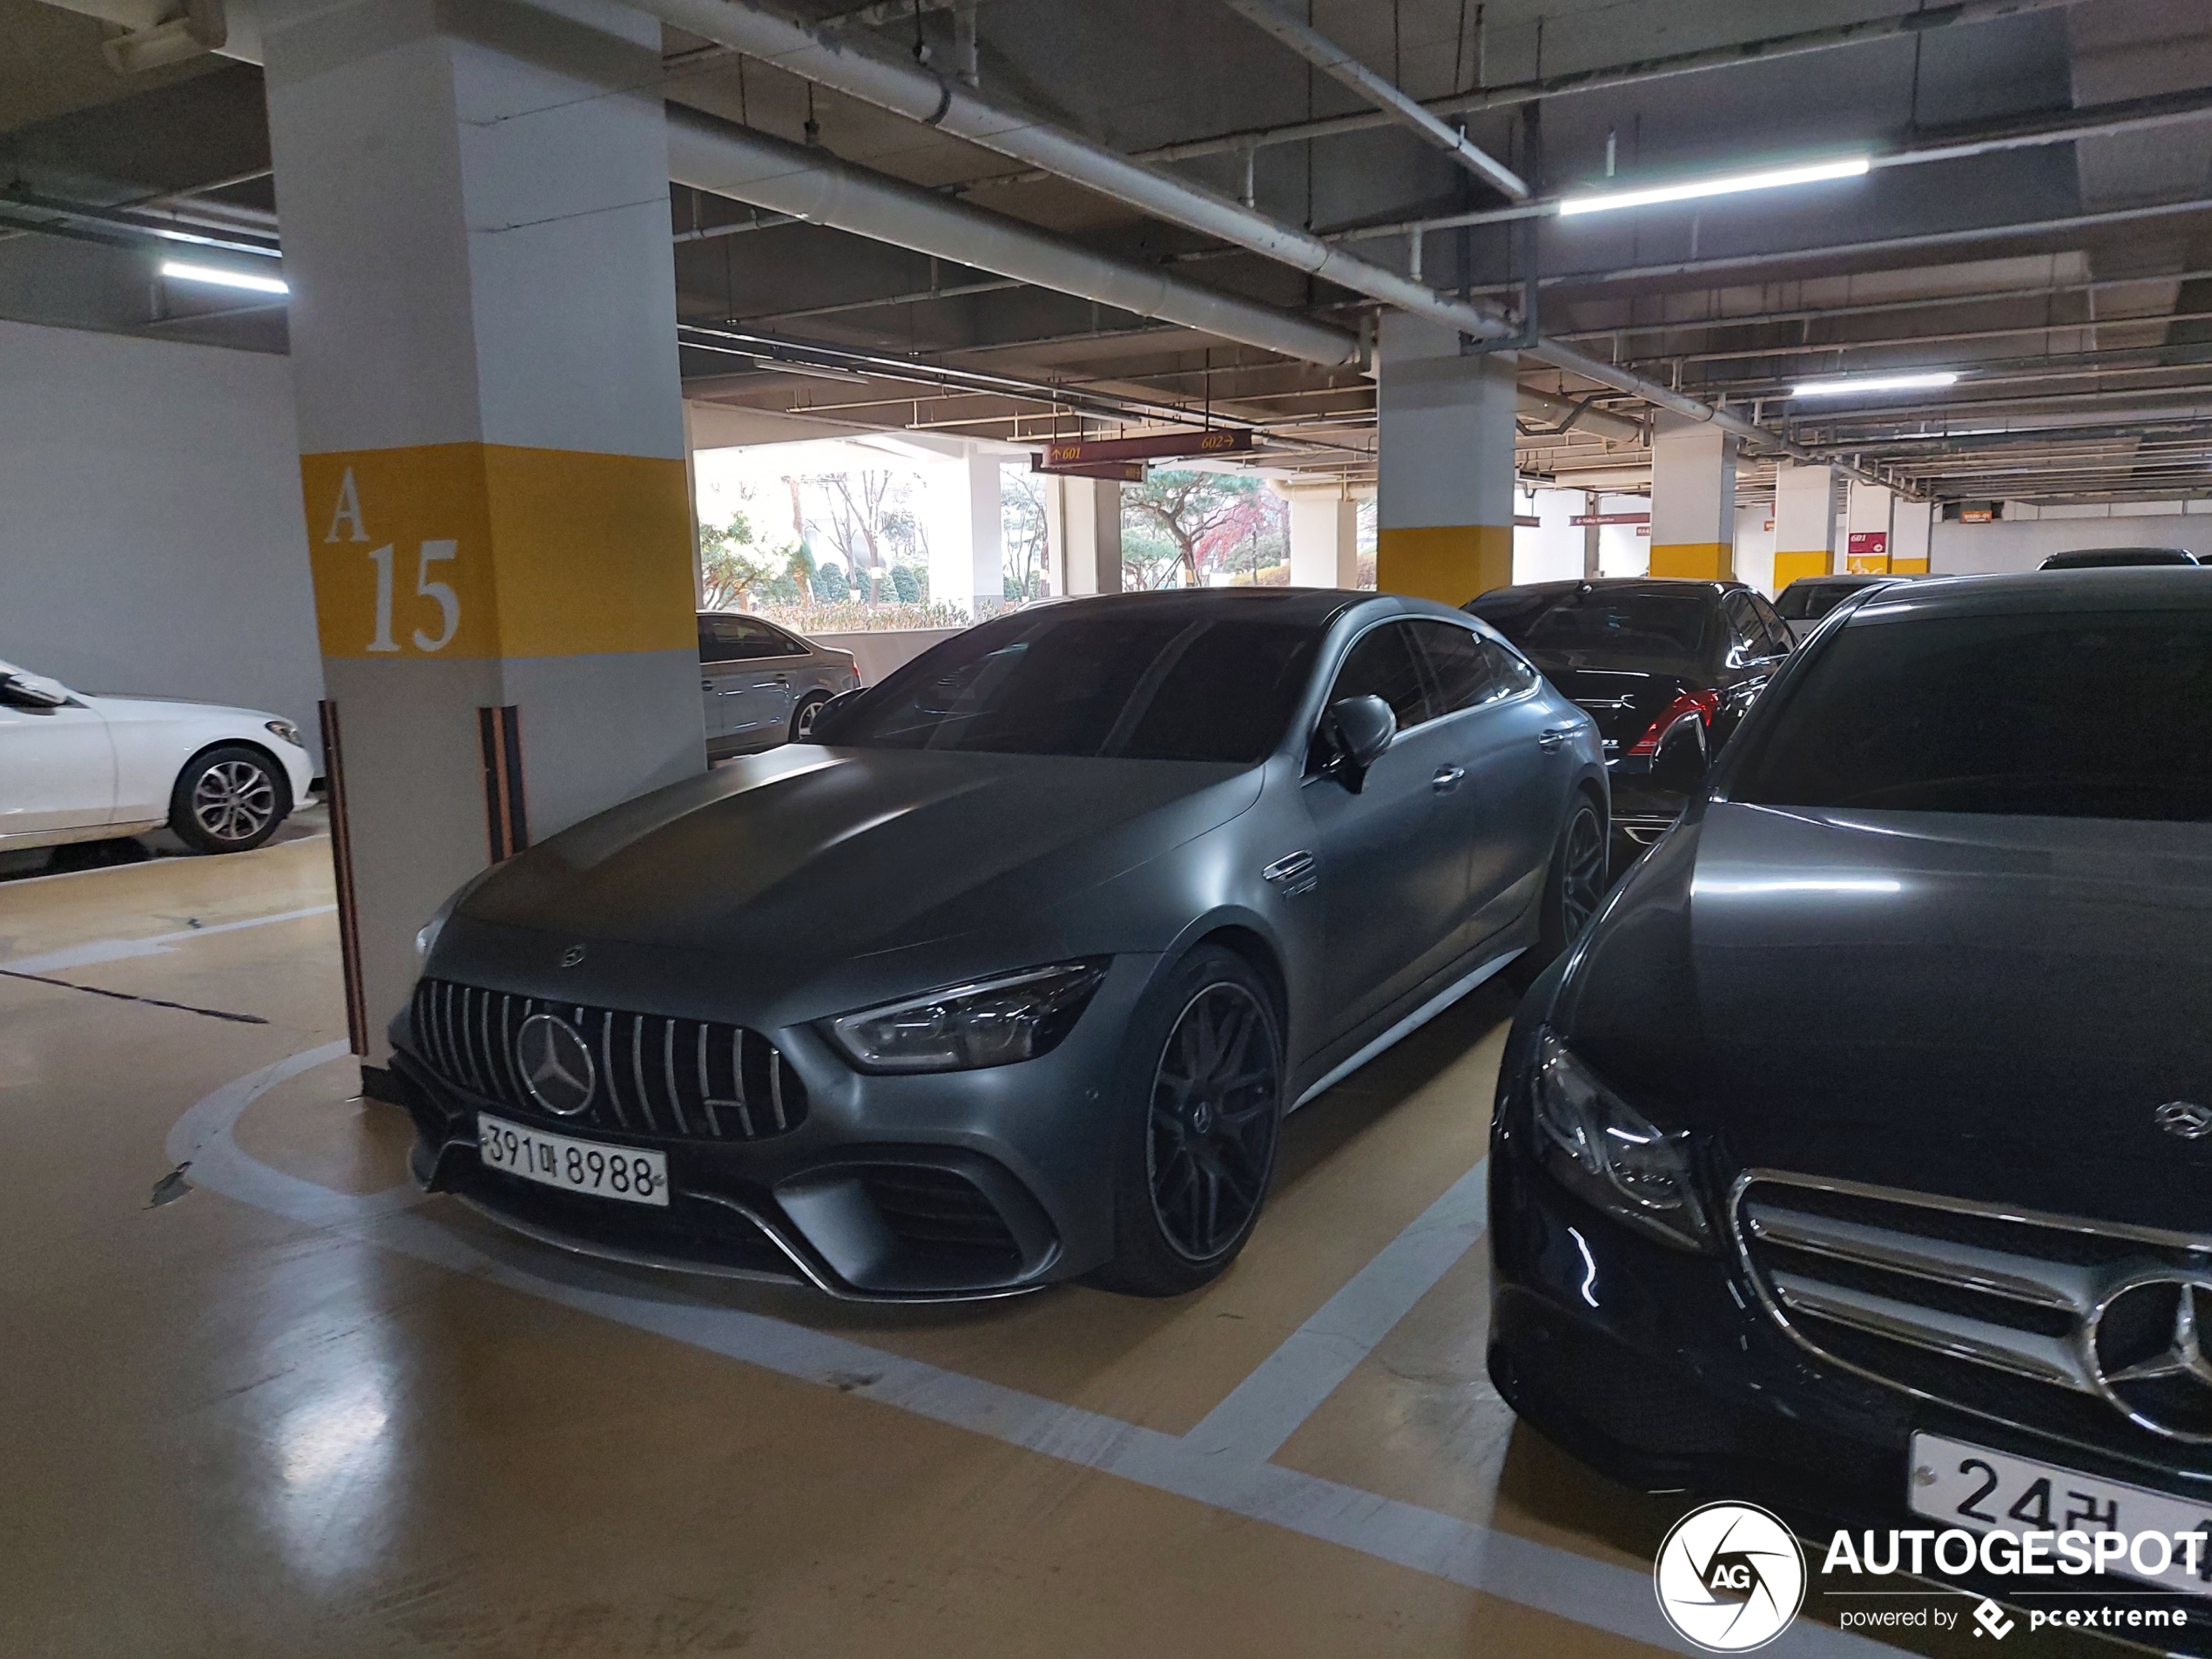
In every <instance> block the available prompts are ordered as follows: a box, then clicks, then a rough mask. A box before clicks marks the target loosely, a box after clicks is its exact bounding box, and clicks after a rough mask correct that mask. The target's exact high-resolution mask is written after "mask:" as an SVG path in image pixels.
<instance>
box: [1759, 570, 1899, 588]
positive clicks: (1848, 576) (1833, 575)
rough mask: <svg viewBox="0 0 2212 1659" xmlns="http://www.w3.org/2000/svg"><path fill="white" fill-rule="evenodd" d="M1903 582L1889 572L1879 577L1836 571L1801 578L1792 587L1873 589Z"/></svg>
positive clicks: (1863, 571) (1868, 572) (1874, 574)
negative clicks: (1887, 583)
mask: <svg viewBox="0 0 2212 1659" xmlns="http://www.w3.org/2000/svg"><path fill="white" fill-rule="evenodd" d="M1901 580H1903V577H1900V576H1898V575H1895V574H1892V573H1888V572H1884V573H1881V574H1876V573H1874V572H1872V571H1868V570H1850V571H1844V570H1835V571H1830V572H1828V573H1826V574H1824V575H1821V576H1801V577H1798V578H1797V580H1796V581H1795V582H1792V583H1790V587H1792V588H1871V587H1878V586H1879V585H1880V584H1881V583H1885V582H1898V581H1901ZM1784 591H1785V592H1786V591H1787V589H1785V590H1784Z"/></svg>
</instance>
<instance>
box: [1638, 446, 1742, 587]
mask: <svg viewBox="0 0 2212 1659" xmlns="http://www.w3.org/2000/svg"><path fill="white" fill-rule="evenodd" d="M1651 574H1652V575H1654V576H1670V577H1693V578H1696V579H1697V580H1700V581H1706V582H1710V581H1716V580H1719V581H1725V580H1727V579H1729V578H1730V577H1733V576H1735V574H1736V439H1735V437H1734V436H1733V435H1730V434H1729V433H1726V432H1723V431H1721V430H1719V429H1718V428H1716V427H1715V426H1713V424H1712V423H1711V422H1710V421H1696V420H1692V419H1691V418H1690V417H1689V416H1688V415H1669V414H1666V413H1663V412H1662V414H1661V415H1659V416H1658V419H1657V423H1656V426H1655V427H1654V428H1653V429H1652V437H1651Z"/></svg>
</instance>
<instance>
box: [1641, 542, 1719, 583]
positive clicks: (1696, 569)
mask: <svg viewBox="0 0 2212 1659" xmlns="http://www.w3.org/2000/svg"><path fill="white" fill-rule="evenodd" d="M1651 574H1652V575H1654V576H1671V577H1689V578H1691V579H1692V580H1694V581H1698V582H1728V581H1731V580H1733V579H1734V578H1735V576H1736V550H1735V549H1734V548H1732V547H1730V545H1729V544H1728V543H1726V542H1654V543H1652V544H1651Z"/></svg>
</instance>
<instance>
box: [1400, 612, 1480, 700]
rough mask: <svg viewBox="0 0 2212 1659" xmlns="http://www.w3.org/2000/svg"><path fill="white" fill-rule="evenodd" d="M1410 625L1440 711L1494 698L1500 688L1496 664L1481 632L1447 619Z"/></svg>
mask: <svg viewBox="0 0 2212 1659" xmlns="http://www.w3.org/2000/svg"><path fill="white" fill-rule="evenodd" d="M1409 625H1410V626H1411V628H1412V629H1413V634H1414V637H1416V638H1418V639H1419V640H1420V642H1421V654H1422V655H1423V656H1424V657H1426V658H1428V671H1429V673H1430V675H1431V676H1432V677H1433V679H1434V681H1435V685H1436V697H1437V701H1438V706H1439V708H1440V710H1441V711H1443V712H1445V713H1447V714H1449V713H1453V712H1455V711H1458V710H1460V709H1471V708H1474V707H1477V706H1479V705H1481V704H1484V703H1492V702H1495V701H1496V700H1497V698H1498V697H1499V696H1500V695H1501V687H1500V685H1499V684H1498V663H1497V659H1496V658H1495V657H1494V655H1493V654H1492V652H1491V650H1490V647H1489V644H1488V642H1487V641H1486V640H1485V639H1484V638H1483V637H1482V636H1481V635H1480V634H1478V633H1476V632H1475V631H1474V630H1473V629H1471V628H1455V627H1453V625H1452V624H1450V623H1448V622H1416V623H1413V624H1409Z"/></svg>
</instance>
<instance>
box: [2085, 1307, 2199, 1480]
mask: <svg viewBox="0 0 2212 1659" xmlns="http://www.w3.org/2000/svg"><path fill="white" fill-rule="evenodd" d="M2208 1321H2212V1280H2207V1279H2202V1278H2181V1277H2179V1276H2172V1277H2168V1276H2166V1275H2158V1276H2155V1277H2150V1278H2139V1279H2136V1280H2135V1281H2134V1282H2133V1283H2132V1284H2129V1285H2124V1286H2123V1287H2122V1288H2121V1289H2120V1290H2119V1291H2116V1292H2114V1294H2113V1295H2111V1296H2109V1297H2107V1298H2106V1299H2105V1301H2104V1303H2103V1305H2101V1306H2100V1307H2099V1308H2098V1309H2097V1311H2096V1313H2095V1314H2094V1316H2093V1318H2091V1321H2090V1325H2089V1353H2088V1359H2089V1370H2090V1375H2091V1377H2092V1378H2093V1379H2094V1381H2095V1383H2096V1385H2097V1388H2098V1392H2100V1393H2102V1394H2103V1395H2104V1397H2105V1398H2106V1399H2108V1400H2110V1401H2111V1402H2112V1403H2113V1404H2114V1405H2115V1406H2119V1407H2120V1409H2121V1410H2122V1411H2124V1412H2126V1413H2128V1416H2130V1417H2132V1418H2134V1420H2135V1421H2136V1422H2138V1423H2141V1425H2142V1426H2144V1427H2146V1428H2150V1429H2155V1430H2157V1431H2158V1432H2159V1433H2161V1434H2167V1435H2170V1436H2172V1437H2173V1438H2174V1439H2175V1440H2196V1441H2200V1442H2202V1441H2208V1440H2212V1355H2208V1354H2207V1353H2206V1352H2205V1325H2206V1324H2207V1322H2208Z"/></svg>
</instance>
